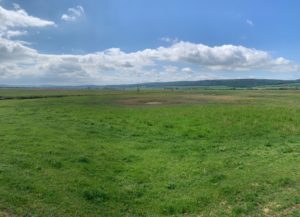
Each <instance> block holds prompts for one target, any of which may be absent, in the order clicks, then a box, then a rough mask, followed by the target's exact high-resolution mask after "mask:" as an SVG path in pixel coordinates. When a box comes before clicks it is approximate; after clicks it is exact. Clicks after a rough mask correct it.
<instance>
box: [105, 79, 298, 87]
mask: <svg viewBox="0 0 300 217" xmlns="http://www.w3.org/2000/svg"><path fill="white" fill-rule="evenodd" d="M291 85H294V86H295V85H296V86H298V85H299V87H300V79H299V80H272V79H224V80H201V81H175V82H153V83H142V84H138V86H139V87H140V88H176V87H178V88H183V87H215V88H218V87H223V88H224V87H227V88H255V87H263V86H269V87H271V86H274V87H276V86H278V87H280V86H281V87H284V86H291ZM136 86H137V84H130V85H107V86H105V87H106V88H134V87H136Z"/></svg>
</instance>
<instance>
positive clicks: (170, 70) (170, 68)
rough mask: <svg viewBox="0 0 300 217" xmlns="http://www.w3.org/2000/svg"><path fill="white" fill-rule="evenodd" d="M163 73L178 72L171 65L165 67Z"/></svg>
mask: <svg viewBox="0 0 300 217" xmlns="http://www.w3.org/2000/svg"><path fill="white" fill-rule="evenodd" d="M164 71H165V72H167V73H176V72H178V67H177V66H172V65H167V66H164Z"/></svg>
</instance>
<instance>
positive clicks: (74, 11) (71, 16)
mask: <svg viewBox="0 0 300 217" xmlns="http://www.w3.org/2000/svg"><path fill="white" fill-rule="evenodd" d="M83 15H84V9H83V7H82V6H81V5H77V6H76V7H75V8H69V9H68V11H67V13H65V14H63V15H62V16H61V19H62V20H64V21H76V20H77V19H78V18H80V17H82V16H83Z"/></svg>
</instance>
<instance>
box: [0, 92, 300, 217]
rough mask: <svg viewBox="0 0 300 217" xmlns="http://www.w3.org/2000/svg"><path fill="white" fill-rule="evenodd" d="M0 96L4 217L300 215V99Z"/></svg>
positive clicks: (258, 95) (259, 95) (277, 95)
mask: <svg viewBox="0 0 300 217" xmlns="http://www.w3.org/2000/svg"><path fill="white" fill-rule="evenodd" d="M50 95H51V96H52V97H48V96H50ZM30 96H35V97H37V96H38V97H37V98H35V97H32V98H33V99H30V98H31V97H30ZM60 96H63V97H60ZM39 97H40V98H39ZM0 98H1V99H3V100H0V216H43V217H45V216H72V217H73V216H105V217H106V216H116V217H117V216H128V217H131V216H133V217H135V216H147V217H148V216H149V217H150V216H153V217H156V216H191V217H192V216H195V217H196V216H203V217H206V216H217V217H220V216H266V217H271V216H276V217H277V216H295V217H296V216H299V215H300V211H299V210H300V169H299V167H300V91H296V90H286V91H284V90H252V91H251V90H240V91H233V90H219V91H218V90H198V91H187V90H186V91H180V90H179V91H161V92H160V91H147V92H146V91H141V92H140V93H137V92H134V91H124V92H121V91H103V90H102V91H101V90H34V89H32V90H22V89H2V90H0Z"/></svg>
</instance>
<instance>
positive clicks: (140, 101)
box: [117, 94, 250, 106]
mask: <svg viewBox="0 0 300 217" xmlns="http://www.w3.org/2000/svg"><path fill="white" fill-rule="evenodd" d="M249 99H250V98H246V97H240V96H231V95H205V94H178V95H166V96H161V95H159V96H157V97H154V96H143V95H141V96H136V97H131V98H126V99H120V100H118V101H117V103H118V104H122V105H129V106H130V105H131V106H135V105H149V106H150V105H172V104H207V103H240V102H242V101H243V102H246V101H247V100H249Z"/></svg>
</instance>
